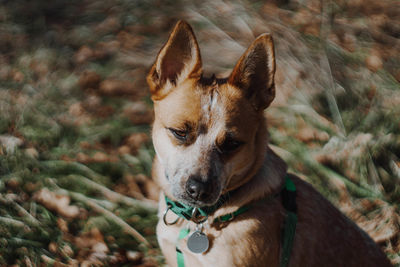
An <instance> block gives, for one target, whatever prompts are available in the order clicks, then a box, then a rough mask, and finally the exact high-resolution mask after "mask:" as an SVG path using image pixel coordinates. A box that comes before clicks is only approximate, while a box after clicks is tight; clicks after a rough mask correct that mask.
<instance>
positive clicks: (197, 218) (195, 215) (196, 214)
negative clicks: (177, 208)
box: [191, 208, 208, 224]
mask: <svg viewBox="0 0 400 267" xmlns="http://www.w3.org/2000/svg"><path fill="white" fill-rule="evenodd" d="M207 219H208V215H206V216H203V215H201V213H200V211H199V209H198V208H194V209H193V211H192V217H191V220H192V221H193V222H194V223H196V224H201V223H203V222H205V221H207Z"/></svg>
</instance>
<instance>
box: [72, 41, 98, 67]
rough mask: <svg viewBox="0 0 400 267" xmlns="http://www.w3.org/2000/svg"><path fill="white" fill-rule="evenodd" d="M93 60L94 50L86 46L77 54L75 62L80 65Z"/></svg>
mask: <svg viewBox="0 0 400 267" xmlns="http://www.w3.org/2000/svg"><path fill="white" fill-rule="evenodd" d="M92 58H93V50H92V49H91V48H90V47H88V46H86V45H84V46H82V47H81V48H79V50H78V51H77V52H76V53H75V55H74V60H75V62H76V63H78V64H82V63H86V62H87V61H89V60H91V59H92Z"/></svg>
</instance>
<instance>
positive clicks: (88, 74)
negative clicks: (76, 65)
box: [78, 70, 101, 89]
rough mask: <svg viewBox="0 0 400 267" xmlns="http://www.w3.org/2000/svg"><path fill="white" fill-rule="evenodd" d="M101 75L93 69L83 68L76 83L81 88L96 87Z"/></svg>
mask: <svg viewBox="0 0 400 267" xmlns="http://www.w3.org/2000/svg"><path fill="white" fill-rule="evenodd" d="M100 81H101V77H100V75H99V74H97V73H96V72H94V71H90V70H85V71H84V72H82V74H81V75H80V76H79V81H78V84H79V86H80V87H81V88H82V89H87V88H92V89H97V88H98V87H99V84H100Z"/></svg>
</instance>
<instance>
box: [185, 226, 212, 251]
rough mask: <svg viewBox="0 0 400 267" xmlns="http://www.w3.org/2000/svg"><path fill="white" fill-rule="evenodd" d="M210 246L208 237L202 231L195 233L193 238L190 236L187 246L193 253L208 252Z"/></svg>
mask: <svg viewBox="0 0 400 267" xmlns="http://www.w3.org/2000/svg"><path fill="white" fill-rule="evenodd" d="M208 245H209V241H208V237H207V236H206V235H205V234H204V233H202V232H200V231H195V232H194V233H193V234H192V235H191V236H189V239H188V241H187V246H188V248H189V250H190V251H191V252H193V253H203V252H205V251H207V249H208Z"/></svg>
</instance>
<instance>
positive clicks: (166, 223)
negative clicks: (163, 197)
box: [163, 203, 179, 225]
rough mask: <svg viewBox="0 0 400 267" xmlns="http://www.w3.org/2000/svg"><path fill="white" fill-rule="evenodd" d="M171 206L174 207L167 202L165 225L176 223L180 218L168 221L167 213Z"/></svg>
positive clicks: (164, 217)
mask: <svg viewBox="0 0 400 267" xmlns="http://www.w3.org/2000/svg"><path fill="white" fill-rule="evenodd" d="M171 208H172V204H170V203H168V204H167V208H166V209H165V211H164V215H163V221H164V223H165V225H174V224H176V223H177V222H178V220H179V217H178V218H176V220H175V221H173V222H168V221H167V213H168V211H169V210H170V209H171Z"/></svg>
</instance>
